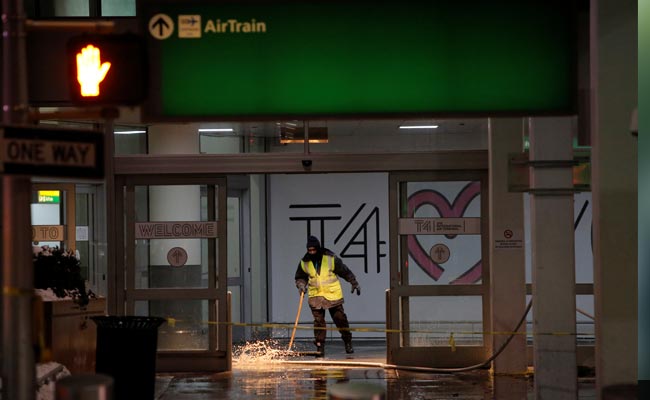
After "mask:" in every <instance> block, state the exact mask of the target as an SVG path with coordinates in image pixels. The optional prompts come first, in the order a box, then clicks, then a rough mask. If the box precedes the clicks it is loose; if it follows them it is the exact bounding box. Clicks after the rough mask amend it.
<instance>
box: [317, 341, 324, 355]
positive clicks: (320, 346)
mask: <svg viewBox="0 0 650 400" xmlns="http://www.w3.org/2000/svg"><path fill="white" fill-rule="evenodd" d="M316 353H317V354H316V357H325V343H316Z"/></svg>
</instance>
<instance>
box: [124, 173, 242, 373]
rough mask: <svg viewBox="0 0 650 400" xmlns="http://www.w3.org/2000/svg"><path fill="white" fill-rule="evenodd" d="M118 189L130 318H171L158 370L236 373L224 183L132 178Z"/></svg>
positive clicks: (126, 304)
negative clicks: (231, 362) (231, 323)
mask: <svg viewBox="0 0 650 400" xmlns="http://www.w3.org/2000/svg"><path fill="white" fill-rule="evenodd" d="M116 187H117V188H121V190H122V195H123V196H122V202H121V204H120V200H119V196H118V201H117V202H116V206H117V208H116V209H117V211H118V213H119V212H121V213H122V214H123V215H124V224H125V225H124V229H123V230H120V229H118V232H124V235H123V239H124V241H123V243H124V246H123V248H121V249H120V250H123V254H118V257H117V260H118V268H119V263H120V261H119V260H122V259H123V260H124V266H125V267H124V271H123V272H124V274H123V275H122V274H120V273H119V271H118V274H117V276H118V277H117V280H118V281H119V280H120V279H121V277H122V276H124V282H123V285H118V287H120V286H123V287H124V289H125V290H124V298H123V299H122V302H123V304H124V313H125V315H139V316H156V317H163V318H167V319H168V323H167V324H163V325H162V326H161V327H160V329H159V331H158V353H159V354H158V364H157V367H158V370H160V371H168V370H173V371H227V370H230V359H231V354H230V343H231V328H230V325H229V324H230V322H231V317H230V304H229V299H230V297H229V293H228V289H227V287H228V279H227V262H226V259H227V240H228V237H227V218H226V212H227V201H226V181H225V179H223V178H205V177H203V178H194V177H191V176H189V177H138V176H129V177H118V178H117V179H116ZM118 215H120V214H118ZM118 292H119V291H118Z"/></svg>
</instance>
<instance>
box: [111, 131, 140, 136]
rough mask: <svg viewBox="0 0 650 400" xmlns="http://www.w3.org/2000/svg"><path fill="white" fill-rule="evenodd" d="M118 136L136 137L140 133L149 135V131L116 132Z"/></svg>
mask: <svg viewBox="0 0 650 400" xmlns="http://www.w3.org/2000/svg"><path fill="white" fill-rule="evenodd" d="M113 133H115V134H116V135H136V134H138V133H147V131H115V132H113Z"/></svg>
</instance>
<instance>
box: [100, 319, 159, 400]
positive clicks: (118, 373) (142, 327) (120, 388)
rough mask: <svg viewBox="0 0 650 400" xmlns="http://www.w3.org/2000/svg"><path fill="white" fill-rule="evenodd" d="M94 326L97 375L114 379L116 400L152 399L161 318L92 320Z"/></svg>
mask: <svg viewBox="0 0 650 400" xmlns="http://www.w3.org/2000/svg"><path fill="white" fill-rule="evenodd" d="M91 319H92V320H93V321H95V324H97V352H96V355H97V356H96V366H95V371H96V372H97V373H101V374H106V375H109V376H112V377H113V379H114V388H113V393H114V398H115V400H151V399H153V397H154V392H155V386H156V350H157V348H158V327H159V326H160V325H162V323H163V322H165V319H164V318H158V317H136V316H124V317H116V316H102V317H91Z"/></svg>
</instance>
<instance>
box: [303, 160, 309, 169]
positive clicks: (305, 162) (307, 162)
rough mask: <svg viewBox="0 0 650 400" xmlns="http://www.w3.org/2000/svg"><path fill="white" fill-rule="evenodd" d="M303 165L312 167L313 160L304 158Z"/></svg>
mask: <svg viewBox="0 0 650 400" xmlns="http://www.w3.org/2000/svg"><path fill="white" fill-rule="evenodd" d="M302 166H303V167H305V168H309V167H311V160H302Z"/></svg>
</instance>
